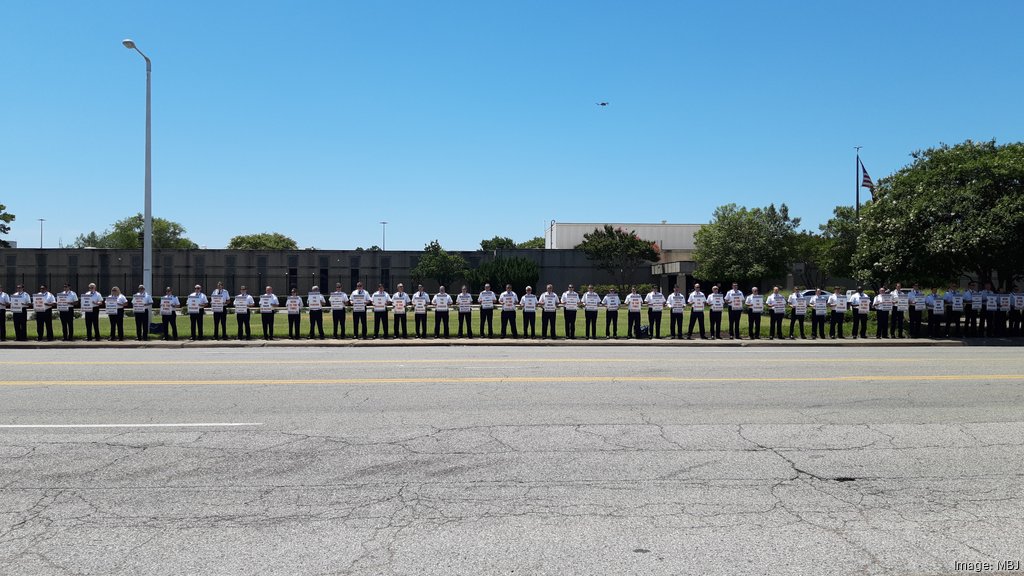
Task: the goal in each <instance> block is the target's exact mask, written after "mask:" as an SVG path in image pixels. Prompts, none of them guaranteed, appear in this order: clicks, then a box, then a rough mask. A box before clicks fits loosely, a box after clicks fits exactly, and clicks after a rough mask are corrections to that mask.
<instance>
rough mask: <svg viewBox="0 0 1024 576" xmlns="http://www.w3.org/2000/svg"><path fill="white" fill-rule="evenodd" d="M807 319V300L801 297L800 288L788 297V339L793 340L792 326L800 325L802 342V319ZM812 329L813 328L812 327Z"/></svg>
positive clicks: (803, 337)
mask: <svg viewBox="0 0 1024 576" xmlns="http://www.w3.org/2000/svg"><path fill="white" fill-rule="evenodd" d="M806 317H807V298H804V297H803V295H801V290H800V287H799V286H797V288H796V290H793V293H792V294H790V295H789V339H790V340H793V324H795V323H797V322H799V323H800V339H801V340H804V339H805V338H806V336H804V318H806ZM812 328H813V326H812Z"/></svg>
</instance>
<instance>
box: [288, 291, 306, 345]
mask: <svg viewBox="0 0 1024 576" xmlns="http://www.w3.org/2000/svg"><path fill="white" fill-rule="evenodd" d="M284 306H285V312H286V313H287V315H288V338H291V339H292V340H298V339H299V338H301V337H302V332H301V330H302V296H299V289H298V288H295V287H292V290H291V293H290V294H289V295H288V298H287V299H286V300H285V301H284Z"/></svg>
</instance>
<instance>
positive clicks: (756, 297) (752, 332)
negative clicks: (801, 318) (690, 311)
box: [690, 286, 764, 340]
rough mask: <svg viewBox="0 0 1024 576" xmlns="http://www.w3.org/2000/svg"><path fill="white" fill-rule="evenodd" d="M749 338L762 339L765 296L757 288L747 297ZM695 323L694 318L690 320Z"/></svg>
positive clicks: (751, 289)
mask: <svg viewBox="0 0 1024 576" xmlns="http://www.w3.org/2000/svg"><path fill="white" fill-rule="evenodd" d="M746 304H747V336H749V337H750V339H751V340H760V339H761V315H762V314H764V296H761V295H760V294H758V288H757V286H753V287H751V288H750V296H747V301H746ZM690 323H691V324H692V323H693V318H691V319H690Z"/></svg>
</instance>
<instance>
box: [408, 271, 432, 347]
mask: <svg viewBox="0 0 1024 576" xmlns="http://www.w3.org/2000/svg"><path fill="white" fill-rule="evenodd" d="M428 304H430V294H427V292H426V290H424V289H423V284H420V285H418V286H417V287H416V293H415V294H413V295H412V311H413V319H414V325H413V328H414V329H415V330H414V331H415V332H416V337H417V338H426V337H427V305H428Z"/></svg>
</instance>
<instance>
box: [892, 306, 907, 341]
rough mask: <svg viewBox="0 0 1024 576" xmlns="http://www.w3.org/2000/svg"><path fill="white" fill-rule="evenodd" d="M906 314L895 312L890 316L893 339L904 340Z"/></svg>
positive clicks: (899, 311)
mask: <svg viewBox="0 0 1024 576" xmlns="http://www.w3.org/2000/svg"><path fill="white" fill-rule="evenodd" d="M904 314H905V313H904V312H903V311H901V310H893V311H892V313H891V314H890V315H889V336H890V337H891V338H896V337H899V338H903V317H904Z"/></svg>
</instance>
